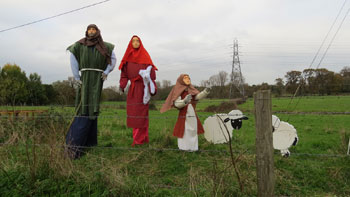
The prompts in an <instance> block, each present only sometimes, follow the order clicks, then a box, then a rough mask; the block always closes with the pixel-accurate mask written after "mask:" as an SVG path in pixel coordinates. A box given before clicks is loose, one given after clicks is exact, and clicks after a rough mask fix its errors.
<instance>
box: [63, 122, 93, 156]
mask: <svg viewBox="0 0 350 197" xmlns="http://www.w3.org/2000/svg"><path fill="white" fill-rule="evenodd" d="M66 145H67V147H68V151H69V152H68V154H69V156H70V157H71V158H74V159H77V158H79V157H81V156H82V155H83V153H84V150H85V149H86V148H87V147H91V146H96V145H97V118H96V119H94V120H91V119H89V117H88V116H86V117H85V116H80V117H75V118H74V121H73V123H72V125H71V127H70V129H69V131H68V133H67V136H66Z"/></svg>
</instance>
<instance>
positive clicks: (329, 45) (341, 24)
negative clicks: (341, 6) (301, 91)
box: [316, 8, 350, 69]
mask: <svg viewBox="0 0 350 197" xmlns="http://www.w3.org/2000/svg"><path fill="white" fill-rule="evenodd" d="M349 12H350V8H349V9H348V11H347V12H346V14H345V16H344V18H343V20H342V21H341V23H340V25H339V27H338V29H337V31H336V32H335V34H334V36H333V37H332V40H331V41H330V42H329V44H328V46H327V49H326V51H325V52H324V53H323V56H322V58H321V60H320V62H319V63H318V65H317V67H316V69H317V68H318V67H319V66H320V65H321V63H322V61H323V59H324V57H325V56H326V54H327V52H328V49H329V48H330V47H331V45H332V43H333V41H334V39H335V37H336V36H337V34H338V32H339V30H340V28H341V27H342V26H343V23H344V21H345V19H346V17H347V16H348V14H349Z"/></svg>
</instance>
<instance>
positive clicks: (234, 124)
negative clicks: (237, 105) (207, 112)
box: [203, 110, 248, 144]
mask: <svg viewBox="0 0 350 197" xmlns="http://www.w3.org/2000/svg"><path fill="white" fill-rule="evenodd" d="M247 119H248V117H246V116H245V115H243V113H242V112H241V111H240V110H232V111H231V112H230V113H228V114H215V115H212V116H209V117H208V118H207V119H206V120H205V121H204V125H203V127H204V137H205V139H206V140H207V141H208V142H212V143H214V144H223V143H227V142H228V141H229V138H232V130H234V129H235V130H238V129H240V128H241V127H242V120H247ZM224 124H225V125H226V127H225V125H224ZM226 128H227V130H228V132H229V135H228V133H227V130H226Z"/></svg>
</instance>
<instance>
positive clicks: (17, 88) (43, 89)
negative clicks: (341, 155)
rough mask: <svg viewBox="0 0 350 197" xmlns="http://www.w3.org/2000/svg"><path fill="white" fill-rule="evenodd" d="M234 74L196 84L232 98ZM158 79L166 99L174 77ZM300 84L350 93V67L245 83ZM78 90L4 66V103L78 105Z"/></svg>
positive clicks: (249, 90) (279, 91)
mask: <svg viewBox="0 0 350 197" xmlns="http://www.w3.org/2000/svg"><path fill="white" fill-rule="evenodd" d="M231 77H232V76H231V75H230V74H228V73H227V72H225V71H220V72H218V73H217V74H214V75H212V76H211V77H210V78H209V79H208V80H203V81H201V83H200V84H199V86H196V87H197V88H198V89H199V90H202V89H204V88H205V87H211V94H209V96H208V97H209V98H229V93H230V87H231V80H230V79H231ZM233 78H235V77H233ZM243 81H244V79H243ZM156 83H157V87H158V92H157V95H156V96H154V97H153V100H165V99H166V98H167V96H168V94H169V93H170V91H171V89H172V87H173V85H172V83H171V81H169V80H163V81H161V82H160V81H157V82H156ZM235 83H236V82H235V81H234V84H235ZM298 87H299V90H298V95H335V94H348V93H350V67H344V68H343V69H342V70H341V71H340V72H339V73H336V72H333V71H329V70H327V69H325V68H320V69H305V70H303V71H296V70H292V71H289V72H287V73H286V74H285V76H284V78H277V79H276V80H275V84H268V83H262V84H259V85H248V84H247V83H244V89H245V96H246V97H252V96H253V93H254V92H255V91H257V90H261V89H270V90H271V91H272V93H273V94H274V95H275V96H286V95H288V96H289V95H292V94H294V93H295V91H296V90H297V89H298ZM75 90H76V87H75V81H74V78H73V77H69V78H68V79H67V80H63V81H56V82H53V83H52V84H43V83H42V81H41V77H40V76H39V75H38V74H37V73H31V74H29V76H27V75H26V73H25V72H24V71H22V70H21V68H20V67H19V66H18V65H16V64H6V65H4V66H3V67H2V68H1V67H0V104H1V105H50V104H52V105H74V100H75V95H76V91H75ZM127 90H128V88H126V92H125V93H123V92H120V90H119V88H118V87H117V86H112V87H107V88H104V89H103V91H102V101H125V100H126V93H127ZM232 95H233V98H234V97H242V95H241V94H240V92H239V91H238V89H237V88H235V86H233V88H232Z"/></svg>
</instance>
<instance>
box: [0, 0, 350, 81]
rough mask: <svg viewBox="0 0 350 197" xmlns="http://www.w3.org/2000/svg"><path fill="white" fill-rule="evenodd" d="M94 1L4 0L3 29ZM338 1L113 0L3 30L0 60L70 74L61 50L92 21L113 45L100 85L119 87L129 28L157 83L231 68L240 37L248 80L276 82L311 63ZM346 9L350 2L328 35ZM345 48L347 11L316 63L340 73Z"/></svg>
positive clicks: (46, 73) (48, 75) (49, 74)
mask: <svg viewBox="0 0 350 197" xmlns="http://www.w3.org/2000/svg"><path fill="white" fill-rule="evenodd" d="M98 1H99V0H74V1H71V0H59V1H58V0H55V1H53V0H27V1H25V0H21V1H20V0H1V2H0V30H2V29H6V28H10V27H13V26H16V25H21V24H24V23H27V22H31V21H35V20H38V19H42V18H45V17H49V16H52V15H56V14H59V13H62V12H66V11H69V10H72V9H76V8H79V7H83V6H86V5H88V4H92V3H96V2H98ZM343 2H344V0H244V1H243V0H240V1H238V0H216V1H214V0H142V1H141V0H128V1H125V0H112V1H109V2H106V3H103V4H100V5H97V6H94V7H91V8H87V9H84V10H81V11H78V12H74V13H72V14H67V15H64V16H60V17H57V18H54V19H50V20H47V21H43V22H40V23H37V24H33V25H30V26H26V27H22V28H18V29H14V30H11V31H7V32H3V33H0V66H3V65H4V64H6V63H16V64H18V65H19V66H20V67H21V68H22V69H23V70H24V71H25V72H26V73H27V74H29V73H33V72H36V73H38V74H40V75H41V76H42V81H43V82H44V83H52V82H54V81H57V80H65V79H67V77H69V76H72V73H71V69H70V64H69V55H68V54H67V52H66V48H67V47H68V46H69V45H71V44H72V43H74V42H75V41H77V40H79V39H81V38H82V37H83V36H84V33H85V29H86V26H87V25H88V24H91V23H94V24H96V25H97V26H98V27H99V28H100V29H101V34H102V37H103V39H104V40H105V41H107V42H111V43H113V44H115V46H116V55H117V59H118V61H117V66H116V69H115V70H114V71H113V72H112V73H111V74H110V75H109V77H108V80H107V81H106V83H105V85H104V87H108V86H115V85H119V76H120V71H119V70H118V68H117V67H118V65H119V63H120V60H121V58H122V56H123V54H124V52H125V49H126V47H127V44H128V42H129V40H130V38H131V36H132V35H134V34H136V35H139V36H140V38H141V40H142V42H143V44H144V46H145V48H146V49H147V51H148V52H149V54H150V55H151V57H152V59H153V62H154V64H155V65H156V66H157V67H158V69H159V71H158V72H157V80H159V81H161V80H164V79H167V80H171V81H172V82H173V83H174V82H175V80H176V78H177V77H178V76H179V75H180V74H181V73H188V74H190V75H191V78H192V81H193V82H194V83H195V84H199V83H200V81H201V80H205V79H208V78H209V77H210V76H211V75H213V74H216V73H218V72H219V71H221V70H224V71H227V72H231V64H232V63H231V62H232V48H231V47H232V46H231V45H232V42H233V39H234V38H237V39H238V42H239V45H240V48H239V50H240V60H241V67H242V74H243V76H244V77H245V79H246V82H247V83H249V84H250V85H252V84H260V83H262V82H268V83H274V80H275V79H276V78H278V77H283V76H284V75H285V73H286V72H287V71H290V70H300V71H301V70H303V69H305V68H307V67H309V64H310V62H311V60H312V58H313V57H314V54H315V53H316V51H317V49H318V47H319V46H320V44H321V43H322V40H323V39H324V37H325V35H326V33H327V31H328V29H329V28H330V26H331V25H332V23H333V21H334V19H335V17H336V16H337V13H338V11H339V9H340V7H341V6H342V4H343ZM349 8H350V2H349V3H348V4H346V5H345V7H344V10H343V12H342V14H341V15H340V18H339V20H338V23H337V24H336V26H335V29H334V30H333V31H332V33H331V36H330V37H332V36H333V35H334V33H335V30H336V28H337V27H338V25H339V23H340V21H341V19H342V18H343V16H344V15H345V13H346V11H347V10H348V9H349ZM327 43H328V42H327ZM321 52H322V53H323V50H322V51H321ZM349 52H350V16H349V17H348V18H347V19H346V20H345V22H344V24H343V26H342V28H341V30H340V32H339V33H338V36H337V37H336V39H335V41H334V43H333V45H332V46H331V48H330V49H329V52H328V54H327V56H326V57H325V59H324V61H323V63H322V64H321V66H320V67H322V68H327V69H329V70H332V71H335V72H339V71H340V70H341V69H342V68H343V67H344V66H350V65H349V63H350V55H349ZM322 53H321V54H322ZM317 63H318V61H317V60H316V65H317ZM316 65H315V66H313V68H315V67H316Z"/></svg>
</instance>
